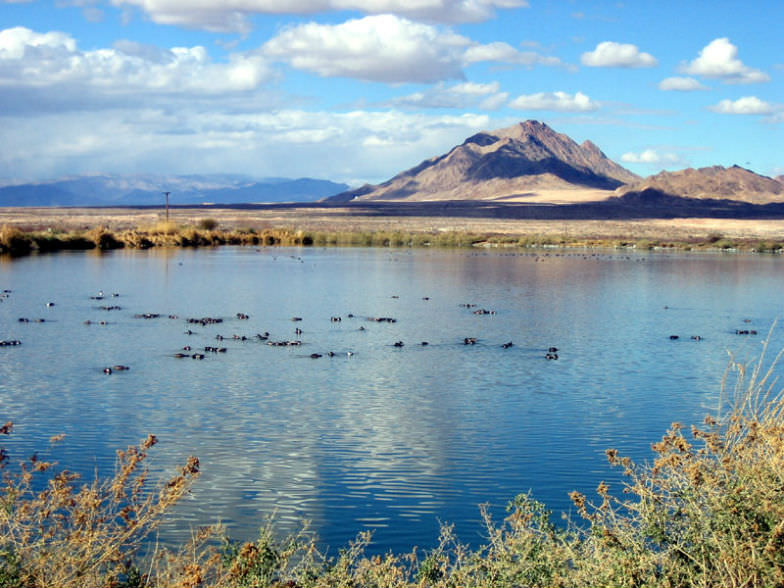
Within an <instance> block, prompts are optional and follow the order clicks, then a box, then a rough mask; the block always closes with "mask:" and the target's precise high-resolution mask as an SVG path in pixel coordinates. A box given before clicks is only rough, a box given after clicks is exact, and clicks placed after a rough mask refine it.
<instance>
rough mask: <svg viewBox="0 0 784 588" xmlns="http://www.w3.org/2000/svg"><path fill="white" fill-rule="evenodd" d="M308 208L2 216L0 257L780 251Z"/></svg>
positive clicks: (753, 244) (615, 226) (688, 233)
mask: <svg viewBox="0 0 784 588" xmlns="http://www.w3.org/2000/svg"><path fill="white" fill-rule="evenodd" d="M421 210H422V209H419V210H417V209H415V208H406V207H404V208H403V209H397V208H394V209H389V208H387V207H379V208H373V207H368V208H358V209H354V208H351V207H335V206H321V205H318V204H313V203H311V204H309V205H302V204H298V205H269V206H252V205H248V206H243V205H237V206H231V207H228V206H177V207H172V208H171V209H170V210H169V221H168V222H166V220H165V219H166V212H165V211H164V210H163V209H162V208H160V207H122V208H121V207H118V208H43V207H36V208H11V207H6V208H0V253H12V254H26V253H32V252H49V251H57V250H61V249H94V248H99V249H116V248H121V247H128V248H137V247H138V248H146V247H160V246H175V247H176V246H180V247H182V246H209V245H225V244H230V245H297V246H310V245H316V246H322V245H331V246H342V245H348V246H350V245H365V246H386V247H406V246H409V247H410V246H414V247H416V246H469V245H471V246H476V245H491V246H492V245H503V246H519V247H526V246H528V247H531V246H562V247H609V248H619V247H620V248H635V249H642V250H650V249H675V250H686V251H688V250H693V249H700V250H704V249H709V250H716V251H728V250H732V251H749V252H779V251H781V250H782V249H783V248H784V222H782V220H780V219H773V218H762V219H746V218H706V217H683V218H647V219H645V218H632V219H617V218H613V219H601V218H579V219H576V218H552V219H546V218H510V217H508V216H503V215H501V214H500V213H498V211H495V212H496V213H497V214H498V216H493V217H489V216H481V215H476V216H470V215H469V213H467V212H466V211H465V210H458V211H456V212H457V214H456V215H453V216H449V215H448V213H450V212H455V211H452V210H449V209H448V208H447V209H444V210H441V212H444V213H445V215H444V216H441V215H438V214H436V213H437V212H438V211H437V210H433V209H429V210H426V212H427V213H428V214H427V215H422V214H419V215H418V214H417V212H420V211H421Z"/></svg>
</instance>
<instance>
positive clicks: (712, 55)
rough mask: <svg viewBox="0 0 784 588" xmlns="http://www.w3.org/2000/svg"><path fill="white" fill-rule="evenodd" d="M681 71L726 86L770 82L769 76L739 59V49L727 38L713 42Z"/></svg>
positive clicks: (683, 66)
mask: <svg viewBox="0 0 784 588" xmlns="http://www.w3.org/2000/svg"><path fill="white" fill-rule="evenodd" d="M680 71H681V72H682V73H685V74H689V75H693V76H703V77H706V78H716V79H720V80H722V81H723V82H724V83H726V84H753V83H757V82H767V81H770V76H768V74H766V73H765V72H763V71H760V70H758V69H753V68H751V67H749V66H747V65H745V64H744V63H743V62H742V61H741V60H740V59H738V48H737V47H736V46H735V45H733V44H732V43H730V40H729V39H727V38H726V37H722V38H720V39H714V40H713V41H711V42H710V43H709V44H708V45H706V46H705V47H704V48H703V49H702V50H701V51H700V54H699V56H698V57H697V58H696V59H694V60H693V61H690V62H689V63H687V64H684V65H682V66H681V67H680Z"/></svg>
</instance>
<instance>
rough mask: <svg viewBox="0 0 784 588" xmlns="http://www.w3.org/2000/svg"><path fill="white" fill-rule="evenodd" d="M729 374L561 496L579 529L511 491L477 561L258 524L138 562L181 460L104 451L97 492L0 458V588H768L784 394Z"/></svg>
mask: <svg viewBox="0 0 784 588" xmlns="http://www.w3.org/2000/svg"><path fill="white" fill-rule="evenodd" d="M780 356H781V354H780ZM777 359H778V358H777ZM775 363H776V362H775V361H774V362H773V364H774V365H775ZM731 368H732V369H731V372H728V373H734V375H735V376H736V377H737V380H736V381H735V383H734V385H731V386H727V387H725V388H726V389H725V391H724V393H723V396H722V402H721V403H720V404H722V406H723V407H724V410H723V411H722V412H720V413H718V414H715V415H712V416H710V417H707V418H706V419H705V421H704V423H703V424H702V425H700V426H693V427H691V428H690V429H684V428H683V427H681V426H680V425H677V424H674V425H673V426H672V428H671V430H669V431H667V432H666V434H665V435H664V436H663V437H662V439H661V440H660V441H659V442H658V443H655V444H654V445H653V446H652V449H653V452H654V455H653V461H652V462H651V463H649V464H647V463H646V464H636V463H633V462H632V461H631V460H630V459H628V458H625V457H623V456H620V455H619V454H618V452H617V451H615V450H613V449H609V450H607V458H608V460H609V462H610V463H611V464H612V465H613V466H615V467H618V468H620V469H621V471H622V472H623V473H624V474H625V479H626V485H625V487H624V488H620V489H615V488H612V489H611V488H609V487H608V486H607V485H606V484H604V483H602V484H600V485H599V487H598V488H597V489H596V494H595V496H594V497H593V498H589V497H586V496H583V495H581V494H579V493H573V494H572V495H571V498H572V501H573V502H574V505H575V507H576V511H577V512H578V513H579V517H580V520H577V521H567V523H566V524H565V525H559V526H556V525H554V524H553V523H552V521H551V518H550V514H549V513H548V512H547V510H546V509H545V508H544V506H543V505H542V504H540V503H538V502H537V501H536V500H535V499H534V498H533V497H531V496H529V495H520V496H518V497H517V498H515V499H514V500H513V501H512V502H511V503H510V504H509V508H508V516H507V517H506V518H505V519H504V520H503V521H493V520H491V519H490V517H489V516H486V517H485V519H486V523H487V530H486V533H487V535H486V536H487V542H486V544H485V545H483V546H481V547H479V548H476V549H470V548H468V547H466V546H464V545H462V544H461V543H460V542H459V541H458V539H457V538H456V537H454V536H453V534H452V533H451V530H450V528H449V527H447V526H445V527H444V528H443V530H442V534H441V540H440V543H439V545H438V546H437V547H436V548H435V549H432V550H430V551H426V552H420V551H417V550H416V549H413V548H412V551H411V552H409V553H405V554H394V553H389V554H387V555H385V556H372V557H369V556H366V555H365V551H364V550H365V547H366V546H367V545H368V542H369V540H370V537H369V536H368V535H367V534H360V535H358V537H357V539H356V541H354V542H353V543H351V544H350V545H348V546H346V547H345V549H343V550H341V551H340V552H339V555H337V557H334V558H326V557H324V556H323V555H322V554H321V553H320V551H319V549H318V543H317V541H316V539H315V538H313V537H312V536H311V535H310V534H308V533H307V532H303V533H301V534H298V535H296V536H290V537H287V538H285V539H276V537H275V535H274V533H273V532H272V530H271V529H270V528H264V529H262V531H261V533H260V536H259V538H258V539H257V540H256V541H253V542H246V543H232V542H231V541H229V540H228V539H225V538H222V537H221V534H220V529H219V528H218V527H205V528H204V529H201V530H199V531H198V532H195V533H194V536H193V539H192V541H191V542H189V543H188V544H187V545H183V546H181V548H179V549H176V550H164V549H156V550H155V551H154V552H153V553H151V554H149V553H148V554H146V555H142V554H141V551H140V547H141V546H142V545H143V541H144V539H145V538H146V537H149V535H150V533H152V532H154V531H155V529H156V528H157V526H158V525H159V524H160V522H161V521H162V520H163V519H164V518H165V517H166V515H167V513H169V512H170V510H171V508H172V507H173V506H174V505H175V504H176V503H177V501H178V500H179V499H180V498H182V497H183V496H185V494H186V493H187V491H188V488H189V487H190V485H191V484H193V483H194V482H195V481H196V479H197V477H198V475H199V465H198V460H197V459H196V458H191V459H189V460H188V462H187V463H186V464H185V465H184V466H183V468H182V469H181V471H179V472H176V473H175V475H174V476H172V477H171V478H170V479H169V480H166V481H164V482H163V483H160V484H158V485H157V486H156V485H154V484H153V485H152V487H150V485H151V484H150V481H149V479H148V474H147V471H146V469H145V463H146V460H147V459H148V454H149V452H150V451H152V448H153V446H154V445H155V438H154V437H153V436H150V437H148V438H147V439H146V440H145V441H143V442H142V443H141V444H140V445H139V446H136V447H130V448H129V449H128V450H126V451H123V452H119V454H118V466H117V468H116V473H115V475H114V477H112V478H110V479H108V480H105V481H93V482H83V481H81V480H79V479H78V477H77V476H75V475H73V474H71V473H68V472H67V471H64V470H62V469H59V467H58V466H56V465H55V464H52V463H48V462H46V461H45V460H44V459H41V458H38V457H35V456H34V457H33V458H31V459H29V460H27V461H26V462H23V463H22V464H21V465H19V466H15V465H12V464H13V462H14V460H15V459H16V456H13V457H12V456H10V455H9V454H8V453H6V452H5V451H3V452H1V453H0V463H1V464H2V468H3V469H2V472H3V486H2V491H1V492H0V507H1V508H0V526H2V532H0V586H14V587H31V588H32V587H44V586H47V587H48V586H58V587H63V588H66V587H70V586H111V587H116V588H120V587H126V588H130V587H142V586H150V587H153V586H154V587H162V588H164V587H190V588H195V587H198V586H203V587H252V586H253V587H262V586H264V587H284V586H285V587H290V588H293V587H301V588H310V587H313V588H318V587H328V586H329V587H331V586H341V587H382V586H383V587H390V588H397V587H400V588H404V587H405V588H408V587H411V588H413V587H415V586H419V587H424V586H432V587H439V588H440V587H444V588H447V587H469V588H470V587H477V588H478V587H488V586H494V587H509V588H511V587H519V586H576V587H583V586H602V587H604V586H630V587H631V586H672V587H687V586H737V587H740V586H781V585H783V584H784V397H783V396H782V394H781V393H778V392H776V393H774V391H773V389H772V386H773V383H774V378H773V375H772V373H773V372H772V368H766V367H765V364H764V362H763V361H762V360H761V361H760V362H759V364H757V365H754V366H743V365H732V366H731ZM0 433H3V434H11V433H12V425H11V424H10V423H8V424H6V425H5V426H4V427H2V428H0ZM53 441H61V440H59V439H54V440H53ZM42 453H43V452H42Z"/></svg>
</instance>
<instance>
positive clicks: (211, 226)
mask: <svg viewBox="0 0 784 588" xmlns="http://www.w3.org/2000/svg"><path fill="white" fill-rule="evenodd" d="M196 226H197V227H198V228H199V229H203V230H205V231H214V230H215V229H217V228H218V221H217V220H215V219H214V218H203V219H201V220H200V221H199V222H198V223H196Z"/></svg>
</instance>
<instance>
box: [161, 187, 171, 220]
mask: <svg viewBox="0 0 784 588" xmlns="http://www.w3.org/2000/svg"><path fill="white" fill-rule="evenodd" d="M169 194H171V192H164V193H163V195H164V196H166V222H167V223H168V222H169Z"/></svg>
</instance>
